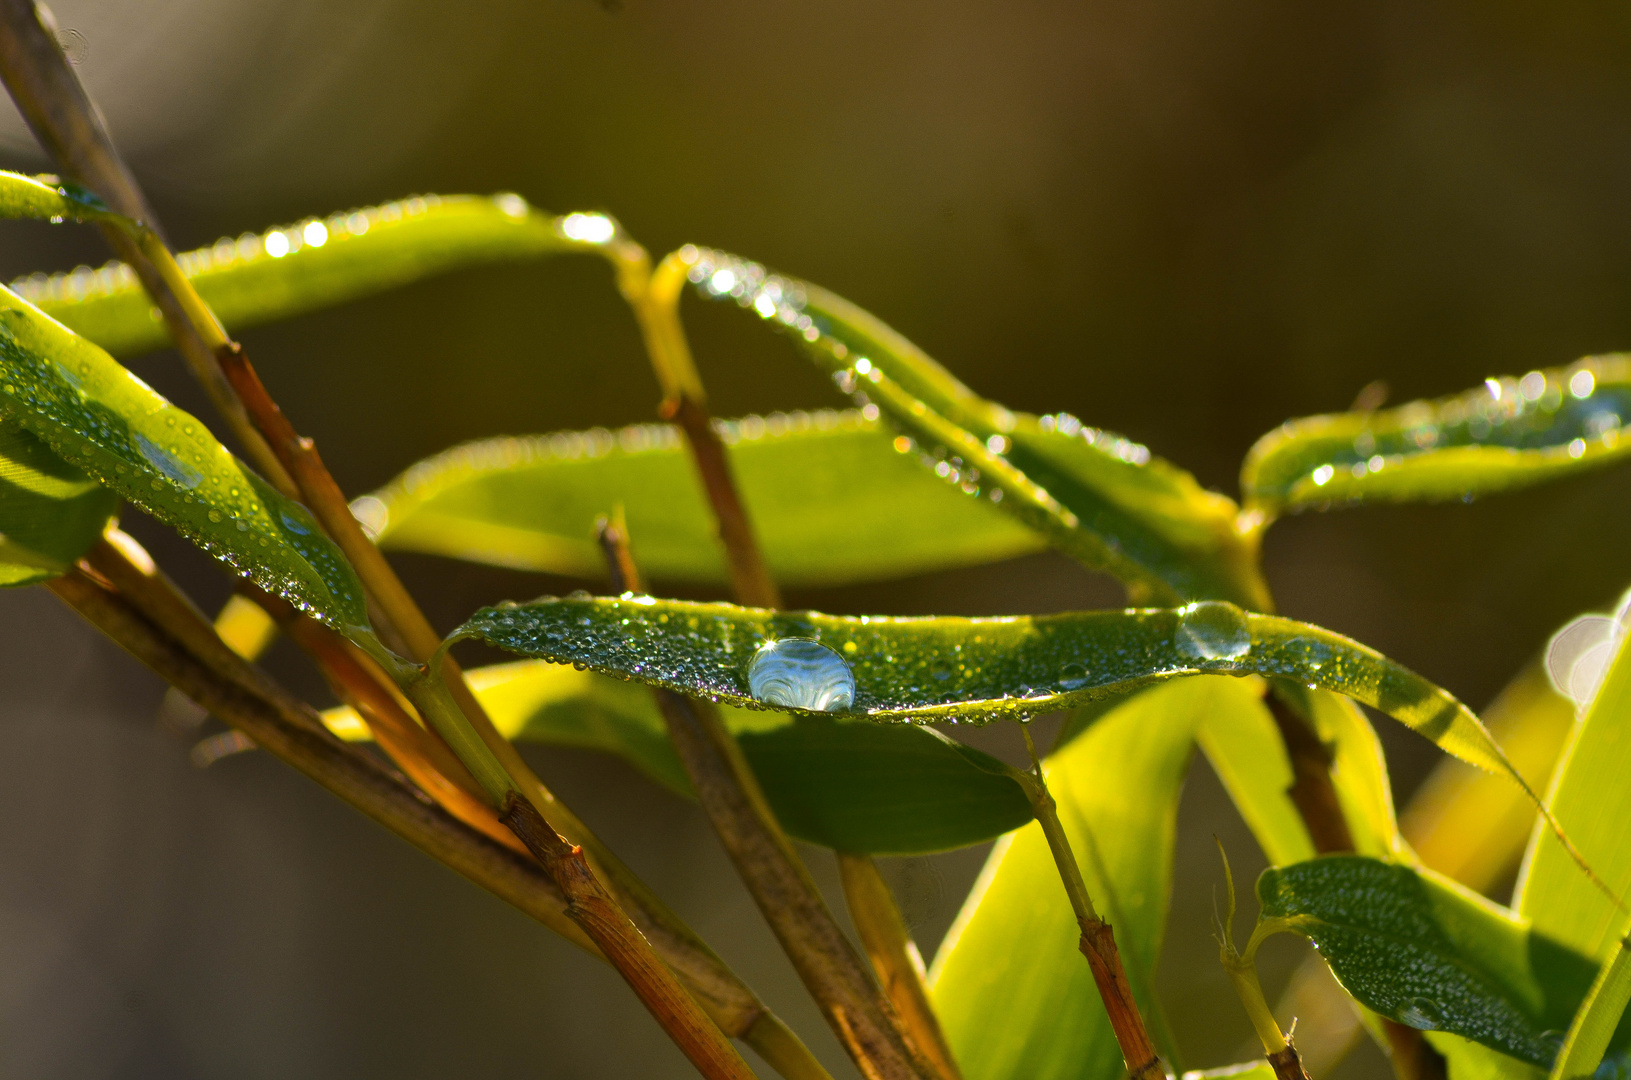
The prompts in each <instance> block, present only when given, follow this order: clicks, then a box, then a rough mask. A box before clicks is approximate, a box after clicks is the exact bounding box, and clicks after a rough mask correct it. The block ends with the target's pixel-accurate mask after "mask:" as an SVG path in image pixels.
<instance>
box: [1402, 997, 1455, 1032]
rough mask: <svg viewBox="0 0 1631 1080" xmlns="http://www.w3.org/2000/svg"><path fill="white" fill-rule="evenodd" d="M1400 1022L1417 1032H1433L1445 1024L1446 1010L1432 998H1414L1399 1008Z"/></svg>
mask: <svg viewBox="0 0 1631 1080" xmlns="http://www.w3.org/2000/svg"><path fill="white" fill-rule="evenodd" d="M1398 1020H1399V1023H1401V1024H1405V1025H1408V1026H1409V1027H1413V1028H1415V1029H1416V1030H1417V1031H1432V1030H1433V1029H1434V1028H1436V1027H1438V1026H1439V1025H1440V1024H1442V1023H1443V1022H1444V1010H1443V1009H1442V1008H1440V1007H1439V1003H1438V1002H1436V1001H1434V1000H1433V999H1432V998H1426V997H1413V998H1411V999H1410V1000H1409V1001H1407V1002H1405V1003H1404V1004H1403V1005H1401V1006H1399V1015H1398Z"/></svg>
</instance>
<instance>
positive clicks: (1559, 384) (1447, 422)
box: [1240, 355, 1631, 517]
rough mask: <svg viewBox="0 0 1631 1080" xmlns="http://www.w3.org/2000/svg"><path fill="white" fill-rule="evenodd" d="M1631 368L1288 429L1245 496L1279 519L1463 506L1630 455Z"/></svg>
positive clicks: (1608, 367) (1501, 384) (1497, 383)
mask: <svg viewBox="0 0 1631 1080" xmlns="http://www.w3.org/2000/svg"><path fill="white" fill-rule="evenodd" d="M1627 418H1631V360H1627V359H1626V358H1625V357H1623V356H1618V355H1615V356H1595V357H1588V358H1586V359H1584V360H1581V361H1579V362H1577V363H1575V364H1571V365H1570V366H1568V367H1562V368H1550V369H1547V370H1545V371H1532V372H1530V373H1529V374H1527V375H1525V376H1523V377H1522V378H1521V379H1514V378H1501V379H1489V380H1487V381H1486V382H1485V385H1484V386H1483V387H1481V388H1480V389H1477V390H1470V391H1468V392H1467V393H1464V394H1458V395H1456V396H1455V397H1449V398H1440V399H1438V400H1436V401H1414V402H1411V403H1410V404H1408V405H1401V406H1399V407H1398V408H1394V409H1380V410H1377V411H1375V412H1351V413H1338V414H1336V415H1331V416H1310V417H1308V418H1306V419H1302V420H1291V421H1288V422H1286V423H1285V424H1282V425H1281V426H1280V427H1279V428H1276V429H1275V430H1274V431H1271V432H1269V433H1268V434H1267V435H1265V436H1263V437H1262V438H1261V439H1259V440H1258V442H1257V445H1256V446H1254V447H1252V450H1251V453H1250V454H1248V455H1247V457H1246V462H1245V465H1244V467H1243V469H1242V471H1241V478H1240V487H1241V490H1242V491H1243V492H1245V494H1246V502H1247V507H1248V509H1253V510H1257V511H1259V512H1261V513H1262V514H1263V515H1265V516H1267V517H1272V516H1274V515H1276V514H1279V513H1282V512H1284V511H1286V510H1295V509H1301V508H1304V507H1309V506H1320V507H1323V506H1332V505H1341V504H1343V503H1354V502H1365V501H1386V502H1415V501H1422V500H1436V499H1459V498H1463V497H1466V496H1475V495H1485V494H1489V493H1491V492H1495V491H1501V490H1505V489H1507V488H1515V487H1522V486H1524V485H1527V484H1536V483H1540V482H1541V481H1543V480H1550V479H1552V478H1553V477H1556V476H1561V475H1565V474H1568V473H1573V472H1577V471H1579V470H1581V469H1583V468H1587V467H1590V466H1593V465H1598V464H1601V463H1603V462H1606V461H1610V460H1613V459H1616V458H1619V457H1621V456H1623V455H1625V454H1626V453H1627V452H1631V439H1622V438H1621V437H1620V425H1621V423H1622V422H1623V421H1624V420H1625V419H1627Z"/></svg>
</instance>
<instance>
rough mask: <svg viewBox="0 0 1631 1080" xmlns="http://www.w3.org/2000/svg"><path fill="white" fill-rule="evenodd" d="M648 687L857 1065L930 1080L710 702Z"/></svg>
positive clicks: (603, 536) (771, 919)
mask: <svg viewBox="0 0 1631 1080" xmlns="http://www.w3.org/2000/svg"><path fill="white" fill-rule="evenodd" d="M599 538H600V543H601V547H602V549H603V550H604V551H605V552H606V554H607V565H608V568H609V570H610V572H611V574H612V578H613V581H612V584H613V588H618V589H620V590H621V591H639V590H640V584H641V583H640V577H639V571H638V569H637V568H636V566H635V563H634V560H633V558H632V556H631V555H630V554H629V552H628V544H627V538H626V537H625V536H624V535H623V533H622V531H621V530H620V529H619V528H618V527H617V526H615V525H613V524H611V523H609V522H606V521H602V522H601V524H600V528H599ZM652 696H653V698H654V699H655V700H656V702H657V708H658V710H659V711H660V712H661V713H662V716H663V719H664V721H665V722H666V724H667V727H668V737H669V741H670V742H671V743H672V744H673V746H674V750H675V752H676V753H677V754H678V755H679V759H680V763H681V764H682V765H683V766H684V767H685V772H686V775H687V776H689V777H690V779H691V786H692V787H693V788H695V789H696V793H697V801H698V802H699V803H701V804H702V808H703V811H704V812H705V813H706V814H707V815H708V820H709V821H710V822H711V823H712V824H713V827H714V831H715V832H716V833H717V834H718V836H719V839H720V842H721V843H722V844H723V845H724V847H725V851H726V852H727V853H728V854H729V855H730V857H731V861H732V862H734V863H735V864H736V869H737V872H738V873H739V874H741V876H742V880H743V882H744V883H745V884H746V885H747V887H748V892H749V893H750V894H752V896H753V899H754V902H755V903H756V904H758V906H759V910H760V912H761V913H762V914H763V915H764V917H765V921H766V922H767V923H769V925H770V929H771V932H772V933H774V934H775V935H776V939H777V940H778V941H779V942H781V946H782V950H783V951H784V952H785V953H786V954H787V957H788V959H789V960H791V961H792V962H793V968H794V970H796V971H797V972H798V974H799V978H800V979H801V980H802V981H803V982H804V985H805V987H806V989H808V990H809V991H810V995H811V996H812V997H813V998H815V1001H816V1004H817V1005H818V1006H819V1007H820V1009H821V1011H822V1014H823V1015H824V1016H825V1017H826V1018H827V1022H828V1024H829V1025H830V1026H831V1027H832V1029H833V1032H834V1033H835V1034H836V1035H837V1036H838V1038H839V1041H840V1042H842V1043H843V1045H844V1049H845V1050H847V1051H848V1052H849V1055H850V1057H851V1058H852V1059H853V1060H854V1061H855V1064H856V1066H857V1067H858V1068H860V1070H861V1072H862V1074H863V1075H865V1076H867V1077H868V1078H869V1080H933V1078H934V1077H935V1076H936V1075H937V1074H936V1073H935V1071H934V1069H933V1068H932V1066H930V1065H929V1063H928V1062H927V1060H926V1059H925V1058H924V1055H923V1054H922V1053H921V1051H920V1050H919V1049H918V1047H917V1046H916V1045H915V1044H914V1043H913V1042H912V1041H911V1039H910V1038H909V1036H908V1035H907V1034H906V1032H905V1031H904V1030H903V1028H902V1026H901V1023H900V1020H899V1017H898V1016H897V1015H896V1013H895V1010H894V1006H893V1005H892V1004H891V1003H890V1001H889V999H888V998H887V997H886V996H885V995H884V994H883V993H882V992H881V991H880V989H879V987H878V984H877V983H876V982H875V981H874V980H873V978H872V974H871V972H870V971H869V970H868V968H867V966H866V962H865V961H864V960H862V959H861V957H860V956H859V955H858V954H857V953H856V951H855V946H854V945H852V944H851V943H850V940H849V938H848V937H846V936H845V935H844V931H843V929H842V928H841V927H839V925H838V922H837V920H836V919H834V918H833V915H832V912H831V911H830V910H829V909H828V907H827V904H826V901H824V900H823V899H822V898H821V892H820V890H819V889H818V888H817V887H816V884H815V881H814V880H813V879H812V878H811V877H810V872H809V870H808V869H806V868H805V866H804V863H803V862H802V861H800V859H799V857H798V853H797V852H796V851H795V850H794V849H793V843H792V841H791V840H789V839H788V837H787V834H786V833H785V832H783V831H782V828H781V825H780V824H779V823H778V822H777V821H776V817H775V813H774V812H773V811H772V810H771V809H770V804H769V802H768V801H766V799H765V796H764V791H763V790H762V789H761V788H760V787H759V782H758V780H757V778H756V777H754V775H753V771H752V769H751V767H750V766H749V765H748V763H747V759H746V758H745V757H743V755H742V749H741V747H740V746H738V745H737V742H736V739H735V738H734V737H733V736H732V735H731V733H730V732H729V731H727V730H726V728H725V723H724V720H723V719H722V718H721V717H720V715H719V710H718V709H717V708H715V707H714V706H713V705H711V704H709V703H707V702H702V701H694V700H692V699H691V698H687V697H683V696H681V695H680V694H676V693H674V692H672V691H669V690H663V689H660V688H655V687H654V688H653V689H652Z"/></svg>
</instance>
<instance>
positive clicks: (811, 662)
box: [748, 638, 855, 712]
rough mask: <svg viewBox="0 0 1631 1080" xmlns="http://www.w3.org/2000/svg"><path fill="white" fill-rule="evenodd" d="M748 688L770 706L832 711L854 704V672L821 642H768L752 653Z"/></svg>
mask: <svg viewBox="0 0 1631 1080" xmlns="http://www.w3.org/2000/svg"><path fill="white" fill-rule="evenodd" d="M748 690H749V692H751V693H752V694H753V696H754V697H756V698H758V699H759V700H760V701H763V702H766V703H768V704H771V705H786V706H788V707H790V708H795V709H810V710H811V711H814V712H832V711H835V710H843V709H848V708H850V706H852V705H853V704H854V703H855V673H854V672H853V671H851V670H850V666H849V664H848V663H847V662H846V661H845V660H844V658H843V657H842V656H840V655H838V653H836V652H834V651H833V650H832V649H829V648H827V646H825V645H823V644H821V643H820V642H819V641H813V640H811V639H809V638H782V639H781V640H779V641H767V642H765V643H764V644H763V645H761V646H760V647H759V650H758V651H757V652H755V653H754V654H753V660H752V661H751V662H749V664H748Z"/></svg>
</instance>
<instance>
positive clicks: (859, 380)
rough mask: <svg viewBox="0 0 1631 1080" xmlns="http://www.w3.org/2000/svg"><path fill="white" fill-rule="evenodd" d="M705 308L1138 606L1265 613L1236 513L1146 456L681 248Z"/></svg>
mask: <svg viewBox="0 0 1631 1080" xmlns="http://www.w3.org/2000/svg"><path fill="white" fill-rule="evenodd" d="M681 255H682V257H684V258H686V259H687V261H688V262H689V263H690V265H691V269H690V279H691V281H692V282H694V283H695V284H696V285H697V287H698V291H699V293H700V294H701V295H702V296H704V297H706V298H709V299H715V300H735V301H736V302H737V303H738V304H739V305H740V306H741V307H743V308H746V309H749V310H753V311H756V312H757V313H758V314H759V316H760V317H761V318H763V319H765V320H766V321H767V322H771V323H772V324H774V325H775V326H777V327H778V328H780V329H782V330H785V331H787V332H788V333H790V334H791V335H792V337H793V339H794V340H795V341H796V342H797V343H799V344H800V345H801V346H802V347H803V348H804V349H805V351H806V352H808V353H809V354H810V356H811V357H812V358H813V359H814V360H815V362H816V363H817V364H818V365H820V366H821V367H823V368H825V369H826V370H828V371H829V372H831V373H832V375H833V377H834V380H835V382H836V383H837V384H838V387H839V389H840V390H842V391H843V392H844V393H846V394H850V395H852V396H854V397H855V399H856V400H857V401H858V402H860V403H861V404H863V405H868V404H870V405H874V406H875V407H877V408H878V409H881V410H882V411H883V412H884V413H885V414H887V415H888V417H889V419H890V420H891V421H892V422H893V423H894V424H895V425H897V426H898V427H899V428H900V429H901V430H902V431H903V432H904V433H905V434H906V435H907V436H909V437H911V438H912V439H913V440H915V442H916V443H917V446H918V449H919V451H920V459H921V460H922V462H923V464H924V465H926V466H928V467H929V468H931V469H933V470H934V471H935V472H936V473H938V474H939V475H941V476H942V477H944V478H945V479H946V480H948V481H949V482H951V483H953V484H955V485H957V486H958V487H959V488H961V489H962V490H963V491H964V492H965V493H967V494H968V495H969V496H970V497H973V498H983V499H986V500H989V501H992V502H996V503H997V504H998V505H1000V506H1001V507H1002V508H1003V509H1005V510H1007V511H1009V512H1010V513H1012V514H1014V515H1015V516H1016V517H1018V518H1019V519H1020V520H1021V521H1022V522H1024V523H1025V524H1026V525H1028V526H1030V527H1031V528H1033V529H1036V530H1037V531H1038V532H1040V533H1042V534H1043V535H1044V536H1046V537H1047V538H1048V540H1049V541H1050V542H1051V543H1053V544H1054V545H1055V546H1057V547H1058V548H1059V549H1060V550H1062V551H1064V552H1066V553H1067V554H1069V555H1071V556H1072V557H1074V558H1076V559H1079V560H1080V561H1082V562H1083V563H1085V564H1087V565H1088V566H1091V567H1093V568H1095V569H1101V570H1104V571H1106V572H1108V573H1111V574H1114V575H1115V576H1116V577H1117V578H1119V579H1120V580H1122V581H1123V582H1125V583H1126V584H1127V585H1128V586H1129V588H1131V589H1132V590H1133V591H1134V595H1135V596H1136V597H1140V598H1145V597H1147V598H1150V599H1155V600H1169V601H1179V602H1182V601H1184V600H1195V599H1224V600H1230V601H1233V602H1236V603H1240V604H1242V605H1244V606H1246V607H1250V608H1257V609H1262V608H1267V607H1269V606H1270V603H1269V599H1268V593H1267V590H1266V588H1265V587H1264V585H1263V583H1262V580H1261V578H1260V577H1259V576H1258V572H1257V569H1256V548H1255V542H1254V541H1253V540H1251V539H1250V538H1249V537H1248V536H1247V535H1246V534H1244V533H1243V532H1242V531H1240V530H1239V529H1238V528H1237V527H1236V514H1235V511H1236V507H1235V505H1234V503H1233V502H1232V501H1230V500H1229V499H1227V498H1225V497H1224V496H1222V495H1218V494H1216V493H1214V492H1208V491H1205V490H1203V489H1202V488H1201V487H1200V485H1199V484H1197V483H1196V482H1195V479H1194V477H1192V476H1190V475H1189V474H1188V473H1187V472H1184V471H1183V470H1181V469H1179V468H1177V467H1175V466H1173V465H1171V464H1169V463H1167V462H1164V461H1161V460H1160V459H1157V458H1153V457H1151V455H1150V452H1149V450H1148V449H1147V448H1145V447H1143V446H1140V445H1138V444H1137V443H1134V442H1131V441H1129V440H1127V439H1124V438H1122V437H1120V436H1118V435H1115V434H1113V433H1110V432H1107V431H1101V430H1099V429H1097V428H1091V427H1087V426H1084V425H1083V424H1082V423H1081V421H1079V420H1077V419H1076V418H1075V417H1072V416H1069V415H1068V414H1063V413H1061V414H1058V415H1054V416H1043V417H1036V416H1029V415H1026V414H1021V413H1013V412H1010V411H1009V410H1008V409H1006V408H1004V407H1002V406H1001V405H998V404H996V403H995V402H991V401H986V400H984V399H983V398H980V397H979V396H978V395H976V394H975V393H974V392H973V391H972V390H970V389H969V388H968V387H966V386H964V385H963V384H962V383H961V382H959V381H958V380H957V379H956V378H955V377H953V376H952V375H951V374H950V373H949V372H948V371H946V370H945V369H944V368H942V367H941V366H940V365H939V364H937V363H935V362H934V361H933V360H931V359H930V358H929V357H928V356H927V355H926V354H925V353H924V352H923V351H922V350H921V349H919V348H917V346H915V345H913V344H912V343H911V342H909V341H907V340H906V339H905V338H904V337H902V336H901V335H900V334H898V333H896V332H895V331H894V330H892V329H890V328H889V327H888V326H885V325H884V324H883V323H882V322H880V321H879V320H878V319H877V318H875V317H874V316H872V315H870V314H868V313H867V312H865V311H863V310H861V309H860V308H858V307H856V306H855V305H854V304H851V303H850V302H849V301H847V300H844V299H842V298H841V297H838V296H835V295H833V294H832V293H829V292H827V291H826V290H825V289H821V288H819V287H817V286H815V285H811V284H809V283H808V282H803V281H799V280H797V279H794V278H789V277H783V276H781V275H778V274H767V273H766V272H765V269H764V267H762V266H759V265H758V264H757V263H751V262H747V261H745V260H742V259H739V258H737V257H736V256H733V255H728V254H726V253H724V252H719V251H710V250H706V249H698V248H685V249H682V252H681Z"/></svg>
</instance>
